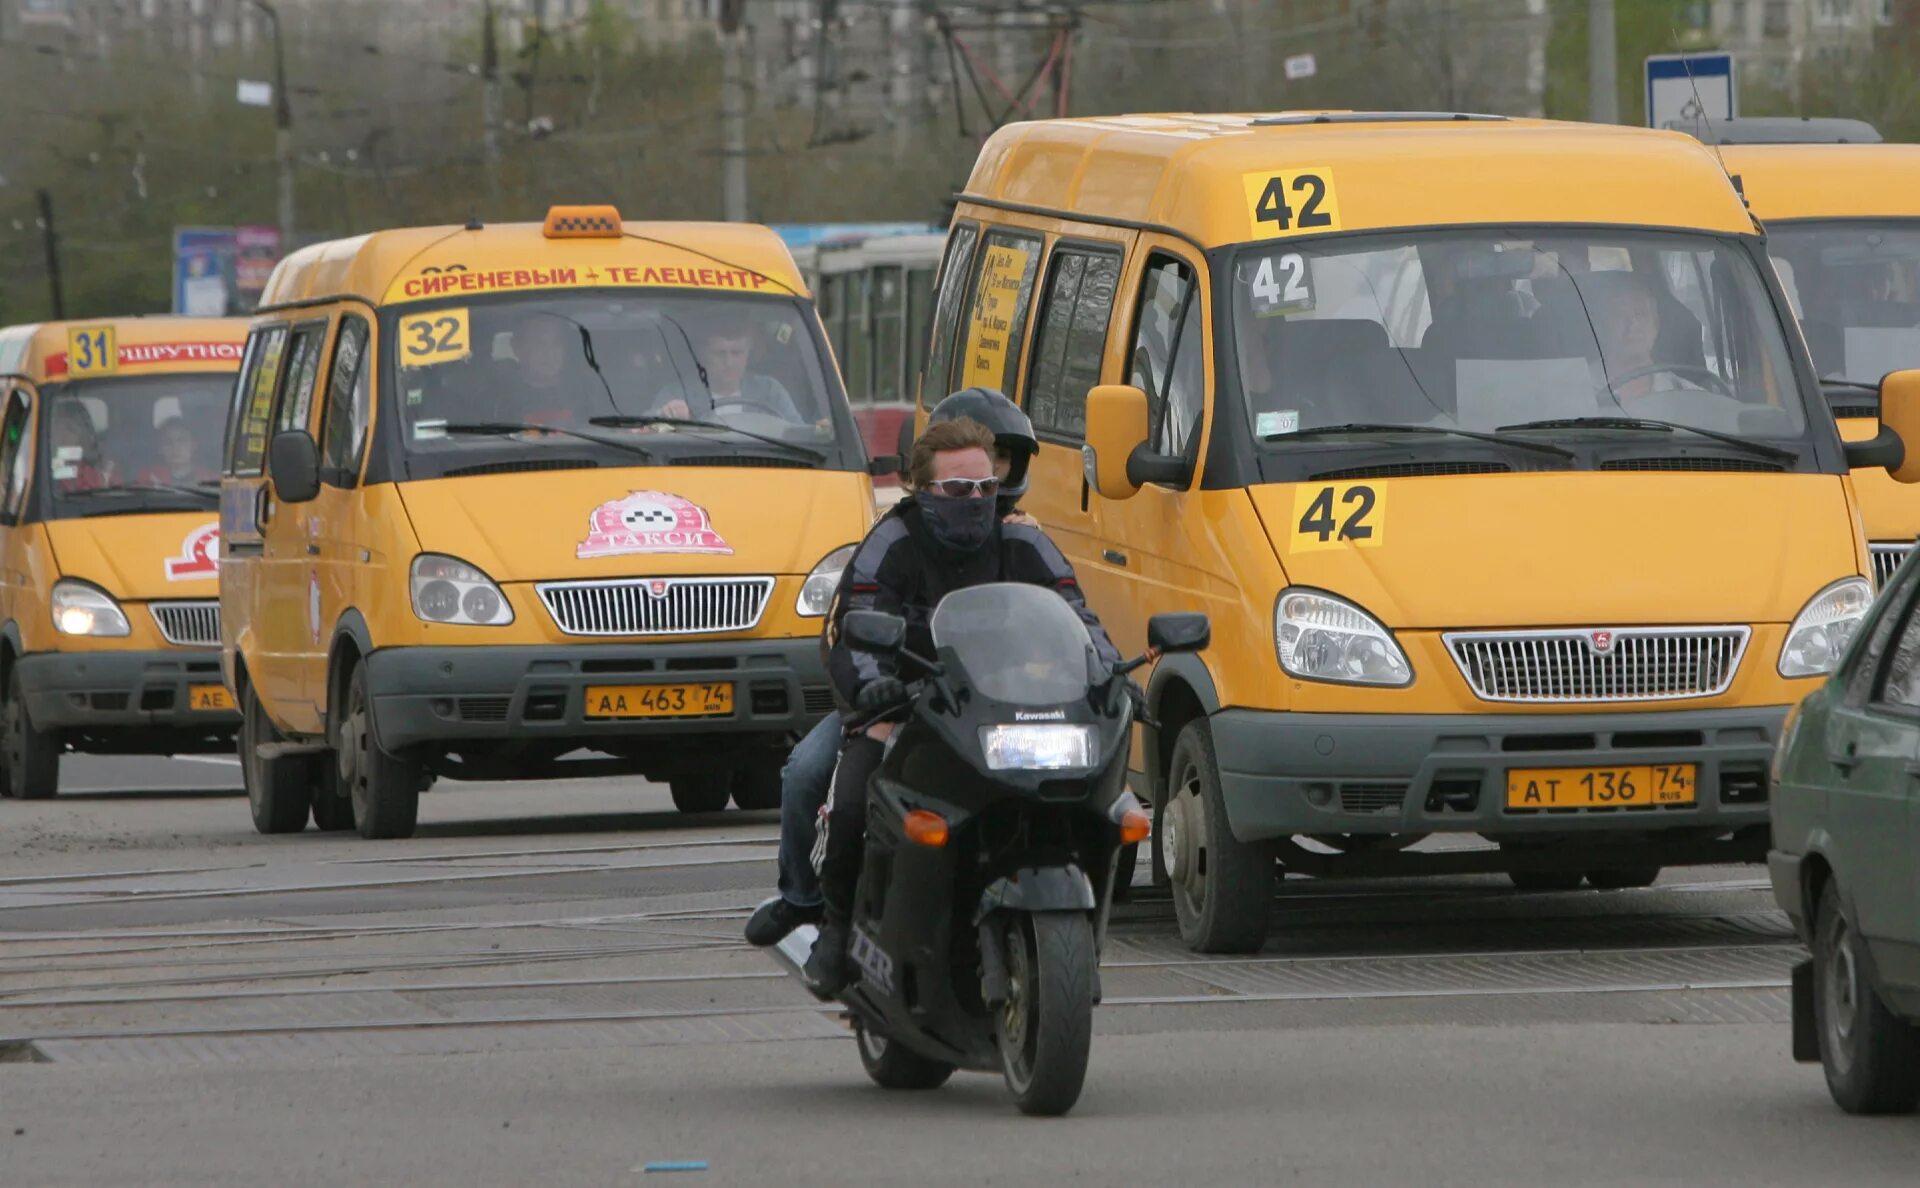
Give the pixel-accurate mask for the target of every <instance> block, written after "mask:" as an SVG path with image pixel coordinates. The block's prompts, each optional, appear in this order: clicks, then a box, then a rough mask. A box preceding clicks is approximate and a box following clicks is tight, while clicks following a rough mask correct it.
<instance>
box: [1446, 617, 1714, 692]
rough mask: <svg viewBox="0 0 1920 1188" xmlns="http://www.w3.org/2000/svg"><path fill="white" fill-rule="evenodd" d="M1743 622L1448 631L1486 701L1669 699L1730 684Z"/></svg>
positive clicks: (1451, 646) (1450, 646)
mask: <svg viewBox="0 0 1920 1188" xmlns="http://www.w3.org/2000/svg"><path fill="white" fill-rule="evenodd" d="M1749 634H1750V633H1749V631H1748V629H1747V628H1745V627H1620V628H1611V629H1608V628H1576V629H1572V630H1560V631H1461V632H1453V633H1450V634H1449V635H1447V636H1446V641H1447V650H1448V651H1449V652H1451V653H1452V654H1453V659H1454V663H1456V664H1458V665H1459V666H1460V675H1462V676H1464V677H1465V678H1467V684H1468V685H1470V686H1472V688H1473V691H1474V694H1475V695H1476V696H1478V697H1479V698H1480V699H1481V700H1482V701H1532V702H1604V701H1672V700H1675V699H1677V698H1682V697H1712V696H1714V695H1715V694H1719V693H1724V692H1726V690H1727V687H1728V686H1729V685H1731V684H1733V675H1734V673H1735V672H1737V671H1738V670H1739V668H1740V658H1741V656H1743V655H1744V654H1745V653H1746V650H1747V638H1748V635H1749Z"/></svg>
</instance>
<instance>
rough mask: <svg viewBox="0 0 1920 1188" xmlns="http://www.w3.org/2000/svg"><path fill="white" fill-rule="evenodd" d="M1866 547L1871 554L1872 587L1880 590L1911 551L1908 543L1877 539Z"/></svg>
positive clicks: (1911, 548)
mask: <svg viewBox="0 0 1920 1188" xmlns="http://www.w3.org/2000/svg"><path fill="white" fill-rule="evenodd" d="M1867 548H1868V551H1869V552H1871V553H1872V554H1873V584H1874V588H1876V589H1880V590H1884V589H1886V588H1887V583H1888V582H1890V581H1892V580H1893V571H1894V570H1896V569H1899V568H1900V563H1901V562H1902V561H1905V560H1906V559H1907V554H1908V553H1911V552H1913V546H1912V545H1910V544H1888V543H1886V542H1884V541H1877V540H1876V541H1874V542H1873V543H1872V544H1870V545H1868V546H1867Z"/></svg>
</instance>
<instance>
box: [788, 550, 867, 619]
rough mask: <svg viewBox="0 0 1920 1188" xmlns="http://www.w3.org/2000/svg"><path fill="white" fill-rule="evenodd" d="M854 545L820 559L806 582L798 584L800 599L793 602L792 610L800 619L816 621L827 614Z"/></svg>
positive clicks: (851, 556)
mask: <svg viewBox="0 0 1920 1188" xmlns="http://www.w3.org/2000/svg"><path fill="white" fill-rule="evenodd" d="M855 547H856V546H854V545H842V546H840V547H839V548H837V549H835V550H833V552H831V553H828V554H827V555H826V556H824V557H822V558H820V564H818V565H816V566H814V567H813V572H812V573H809V574H808V575H807V580H806V581H804V582H801V583H800V597H799V598H797V599H795V600H794V603H793V609H794V611H795V612H797V613H798V614H799V615H800V616H801V617H802V618H806V619H817V618H819V617H820V616H821V615H824V614H826V613H827V606H828V604H829V603H831V602H832V601H833V592H834V591H835V590H836V589H838V588H839V586H840V574H841V573H842V572H843V571H845V569H846V568H847V563H848V562H849V561H852V560H853V550H854V548H855Z"/></svg>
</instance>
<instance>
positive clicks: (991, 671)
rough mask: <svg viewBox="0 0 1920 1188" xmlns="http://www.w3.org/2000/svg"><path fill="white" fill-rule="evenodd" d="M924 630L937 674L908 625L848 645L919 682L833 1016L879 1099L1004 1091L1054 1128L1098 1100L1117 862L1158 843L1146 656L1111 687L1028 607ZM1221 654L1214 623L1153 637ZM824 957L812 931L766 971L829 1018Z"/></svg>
mask: <svg viewBox="0 0 1920 1188" xmlns="http://www.w3.org/2000/svg"><path fill="white" fill-rule="evenodd" d="M931 627H932V633H933V641H934V650H935V656H934V657H932V658H927V657H920V656H915V655H913V654H912V653H911V652H909V651H907V650H906V649H905V647H904V641H905V635H906V625H905V623H904V622H903V621H902V620H901V619H900V618H898V617H897V616H894V615H889V614H885V613H881V612H878V611H852V612H849V613H848V614H847V615H846V617H845V619H844V621H843V622H842V624H841V631H842V633H843V637H844V639H845V640H846V641H847V644H848V646H849V647H852V648H853V649H855V650H857V651H861V652H865V653H868V654H870V655H873V656H876V657H878V658H881V659H882V660H883V661H892V662H893V663H894V665H895V667H896V669H898V668H901V667H902V666H908V665H910V666H912V667H913V669H914V670H915V671H916V672H917V674H918V675H917V679H915V680H913V681H911V682H910V683H909V684H908V686H907V688H908V690H909V694H910V696H911V698H912V701H911V712H910V714H909V716H908V717H907V718H906V720H905V722H904V724H902V725H901V726H900V727H899V728H898V729H896V730H895V731H894V733H893V736H892V739H891V740H890V742H889V744H888V747H887V751H886V753H885V757H884V758H883V759H882V761H881V764H880V767H879V769H878V770H877V771H876V772H875V773H874V776H873V780H872V783H871V784H870V785H869V790H868V800H867V843H866V856H865V860H864V864H863V866H862V868H861V874H860V880H859V885H858V890H857V892H856V894H855V897H854V905H853V916H852V920H851V925H852V930H851V938H850V941H849V945H848V955H849V957H850V959H851V964H852V967H853V969H854V970H855V971H856V977H855V980H854V981H853V982H852V983H851V984H850V985H849V986H848V987H847V988H846V989H845V990H844V991H843V992H842V993H841V994H840V996H839V999H840V1002H841V1003H842V1004H843V1005H845V1007H846V1008H847V1011H848V1013H849V1014H850V1015H851V1017H852V1023H853V1029H854V1033H855V1039H856V1041H857V1044H858V1048H859V1052H860V1062H861V1064H862V1065H863V1066H864V1067H865V1069H866V1071H867V1075H868V1076H870V1077H872V1078H873V1080H874V1081H875V1082H876V1083H878V1084H879V1085H881V1086H882V1087H884V1088H888V1089H931V1088H935V1087H937V1086H939V1085H942V1084H944V1083H945V1082H946V1081H947V1079H948V1078H949V1077H950V1076H952V1075H953V1073H954V1071H955V1070H956V1069H969V1070H973V1071H981V1072H992V1071H996V1070H997V1071H999V1072H1000V1073H1001V1074H1002V1075H1003V1076H1004V1077H1005V1079H1006V1084H1007V1088H1008V1089H1010V1090H1011V1091H1012V1093H1013V1097H1014V1101H1015V1103H1016V1104H1017V1105H1018V1106H1019V1108H1020V1110H1021V1111H1022V1112H1023V1113H1027V1114H1040V1115H1057V1114H1063V1113H1065V1112H1066V1111H1067V1110H1069V1109H1071V1108H1072V1107H1073V1104H1074V1102H1075V1101H1077V1100H1078V1099H1079V1096H1080V1090H1081V1087H1082V1085H1083V1084H1084V1082H1085V1080H1086V1071H1087V1057H1088V1051H1089V1047H1090V1043H1091V1040H1092V1034H1093V1006H1094V1004H1095V1003H1096V1002H1098V1001H1099V999H1100V985H1099V972H1098V965H1099V951H1100V945H1101V943H1102V941H1103V940H1104V937H1105V933H1106V925H1107V916H1108V911H1109V908H1110V905H1111V902H1112V896H1113V886H1114V881H1115V866H1116V860H1117V858H1118V856H1119V854H1120V851H1121V849H1122V848H1123V847H1125V846H1131V845H1137V844H1139V843H1140V842H1142V841H1144V840H1145V839H1146V837H1147V834H1148V832H1149V829H1150V822H1149V818H1148V816H1147V814H1146V813H1145V812H1144V811H1143V810H1142V809H1141V808H1140V806H1139V804H1138V802H1137V801H1136V800H1135V799H1134V797H1133V794H1132V793H1131V792H1129V791H1127V789H1126V787H1125V780H1126V767H1127V756H1128V750H1129V746H1128V743H1129V739H1130V735H1131V732H1132V726H1133V722H1134V719H1135V715H1136V713H1137V712H1139V708H1140V707H1139V706H1138V704H1137V701H1138V696H1139V694H1138V688H1137V686H1135V685H1134V684H1133V683H1132V682H1131V681H1129V680H1127V679H1125V674H1127V673H1128V672H1131V671H1133V670H1134V669H1137V668H1139V667H1140V666H1141V665H1143V664H1145V663H1146V662H1147V660H1148V658H1149V656H1152V655H1154V654H1155V652H1154V651H1149V653H1148V654H1147V655H1145V656H1141V657H1139V658H1137V659H1134V660H1131V661H1128V662H1126V663H1123V664H1121V665H1120V666H1119V667H1118V668H1116V669H1114V670H1112V672H1111V673H1109V672H1108V671H1107V669H1106V666H1105V664H1104V663H1103V662H1102V661H1101V660H1100V659H1099V657H1098V655H1097V653H1096V652H1095V650H1094V647H1093V641H1092V638H1091V636H1089V634H1088V632H1087V629H1086V627H1085V626H1084V625H1083V624H1082V623H1081V622H1080V619H1079V617H1078V616H1076V615H1075V614H1074V613H1073V610H1072V609H1071V608H1070V607H1068V606H1067V604H1066V603H1065V602H1064V601H1063V600H1061V599H1060V597H1059V596H1058V595H1056V594H1054V593H1053V592H1052V591H1050V590H1047V589H1044V588H1042V587H1038V586H1032V585H1021V584H1014V583H1003V584H994V585H985V586H974V587H970V588H968V589H965V590H959V591H955V592H954V593H952V594H949V595H948V596H947V597H945V598H944V599H942V600H941V601H940V603H939V605H938V606H937V607H935V608H934V612H933V617H932V622H931ZM1209 639H1210V628H1209V625H1208V621H1207V617H1206V616H1205V615H1203V614H1163V615H1155V616H1154V617H1153V619H1152V620H1151V622H1150V623H1149V624H1148V628H1147V640H1148V644H1149V646H1150V648H1151V649H1155V650H1157V651H1158V652H1162V653H1166V652H1193V651H1199V650H1201V649H1203V648H1205V647H1206V646H1207V644H1208V642H1209ZM859 725H860V724H855V728H859ZM817 936H818V930H817V929H815V928H814V927H813V926H812V925H802V926H801V927H800V928H798V929H796V930H795V931H794V932H793V933H791V934H789V935H788V936H787V937H786V938H785V939H784V940H782V941H781V942H780V943H779V945H777V946H776V947H775V948H774V954H775V957H776V959H777V960H778V961H779V962H780V964H781V965H782V966H784V967H785V968H786V969H787V971H788V972H789V973H791V974H793V975H794V976H795V977H797V978H798V979H799V980H800V981H801V982H802V983H803V984H806V985H808V988H809V989H811V990H814V993H815V996H816V997H824V996H822V995H820V994H819V991H818V990H817V989H814V987H813V986H812V984H811V983H810V982H808V979H807V976H806V972H805V967H806V963H807V957H808V955H809V954H810V953H811V952H812V948H813V943H814V940H815V938H816V937H817Z"/></svg>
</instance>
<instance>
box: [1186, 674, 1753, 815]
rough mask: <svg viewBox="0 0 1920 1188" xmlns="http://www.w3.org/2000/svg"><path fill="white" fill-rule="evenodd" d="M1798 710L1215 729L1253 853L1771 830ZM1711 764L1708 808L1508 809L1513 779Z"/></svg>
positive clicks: (1288, 722)
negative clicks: (1446, 836)
mask: <svg viewBox="0 0 1920 1188" xmlns="http://www.w3.org/2000/svg"><path fill="white" fill-rule="evenodd" d="M1786 713H1787V707H1786V706H1765V707H1757V708H1741V709H1724V710H1682V711H1665V712H1653V713H1618V712H1614V713H1604V712H1603V713H1591V714H1555V715H1551V716H1548V715H1544V714H1542V715H1531V714H1294V713H1282V712H1273V711H1263V710H1225V711H1222V712H1221V713H1218V714H1215V715H1214V717H1213V719H1212V726H1213V740H1214V749H1215V753H1216V755H1217V756H1218V758H1219V764H1220V783H1221V791H1222V793H1223V794H1224V796H1225V799H1226V805H1227V817H1228V821H1229V824H1230V825H1231V827H1232V829H1233V835H1234V836H1235V837H1237V838H1239V839H1240V840H1241V841H1259V840H1261V839H1265V838H1274V837H1286V836H1291V835H1295V834H1315V833H1440V832H1464V833H1479V834H1482V835H1486V836H1525V835H1530V834H1531V835H1536V836H1539V835H1563V834H1568V833H1596V834H1604V833H1608V832H1634V833H1644V832H1649V831H1653V830H1663V829H1674V828H1690V829H1701V830H1705V831H1714V832H1719V831H1726V830H1730V829H1740V828H1744V827H1747V826H1752V825H1762V826H1764V825H1766V824H1767V800H1766V797H1767V763H1768V760H1769V759H1770V758H1771V757H1772V755H1773V744H1774V741H1775V740H1776V739H1777V738H1778V737H1779V733H1780V724H1781V721H1782V720H1783V719H1784V718H1785V717H1786ZM1647 763H1695V764H1698V765H1699V771H1698V780H1697V785H1696V788H1697V794H1696V803H1694V804H1691V805H1675V806H1661V807H1658V808H1632V809H1553V810H1545V811H1540V810H1536V811H1532V812H1513V811H1509V810H1508V809H1507V808H1506V773H1507V770H1508V769H1509V768H1517V767H1529V768H1541V767H1600V766H1618V765H1625V764H1647Z"/></svg>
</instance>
